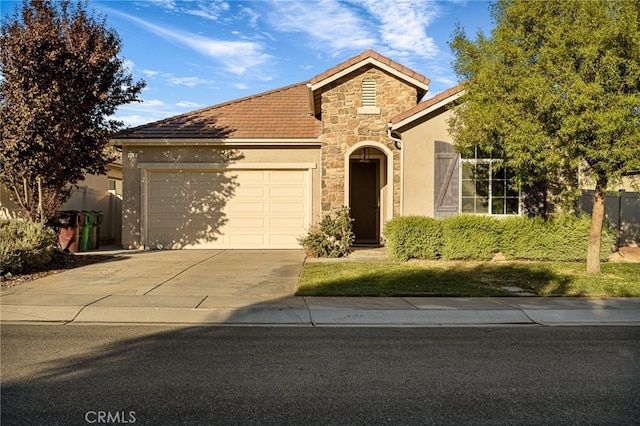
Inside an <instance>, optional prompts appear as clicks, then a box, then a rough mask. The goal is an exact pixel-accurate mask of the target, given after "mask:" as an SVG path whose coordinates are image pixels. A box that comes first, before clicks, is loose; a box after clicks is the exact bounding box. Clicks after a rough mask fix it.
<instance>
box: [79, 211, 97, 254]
mask: <svg viewBox="0 0 640 426" xmlns="http://www.w3.org/2000/svg"><path fill="white" fill-rule="evenodd" d="M84 214H85V216H86V219H85V221H84V224H83V225H82V237H81V238H80V251H89V250H90V249H91V234H92V231H93V227H94V226H95V224H96V212H89V211H85V212H84Z"/></svg>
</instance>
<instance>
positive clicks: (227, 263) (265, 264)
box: [2, 250, 305, 321]
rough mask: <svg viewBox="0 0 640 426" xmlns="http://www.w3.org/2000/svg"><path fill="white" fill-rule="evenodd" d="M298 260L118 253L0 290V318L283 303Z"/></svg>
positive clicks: (293, 255) (273, 255)
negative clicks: (0, 315)
mask: <svg viewBox="0 0 640 426" xmlns="http://www.w3.org/2000/svg"><path fill="white" fill-rule="evenodd" d="M304 259H305V253H304V252H303V251H302V250H175V251H123V252H119V254H118V255H116V256H115V257H114V259H113V260H111V261H107V262H103V263H98V264H93V265H89V266H85V267H82V268H77V269H72V270H69V271H65V272H62V273H59V274H56V275H51V276H48V277H45V278H42V279H39V280H35V281H31V282H28V283H25V284H22V285H19V286H16V287H11V288H9V289H6V290H3V291H2V305H4V306H3V308H4V309H3V312H2V313H3V320H6V319H10V318H13V319H15V320H24V321H30V320H37V319H36V318H35V317H44V318H49V319H50V320H52V321H66V320H73V319H74V318H76V315H77V314H78V313H79V312H80V311H86V309H84V310H83V308H87V307H94V308H100V307H103V308H107V307H108V308H115V307H117V308H123V309H126V308H133V307H136V308H144V307H149V308H154V309H156V308H190V309H194V308H201V309H218V308H237V307H248V306H252V307H255V306H259V305H260V304H261V303H270V304H273V303H274V301H276V303H277V301H290V300H291V299H294V298H292V297H291V296H293V294H294V293H295V290H296V287H297V284H298V278H299V276H300V273H301V271H302V265H303V263H304ZM287 305H290V302H287ZM9 307H11V308H9ZM48 310H50V311H51V313H48ZM9 312H11V315H9ZM104 312H105V315H112V314H114V311H113V309H111V310H105V311H104ZM108 312H110V313H108ZM108 319H109V318H108V317H105V320H108Z"/></svg>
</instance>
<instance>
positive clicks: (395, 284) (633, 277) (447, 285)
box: [296, 260, 640, 297]
mask: <svg viewBox="0 0 640 426" xmlns="http://www.w3.org/2000/svg"><path fill="white" fill-rule="evenodd" d="M503 287H519V288H521V289H523V290H524V291H526V292H528V293H532V294H534V295H537V296H582V297H640V264H639V263H604V264H602V274H601V275H599V276H592V275H588V274H587V273H586V272H585V265H584V263H582V262H575V263H573V262H533V261H527V262H516V261H512V262H500V263H496V262H473V261H428V260H412V261H409V262H395V261H379V262H336V263H307V264H305V266H304V268H303V271H302V275H301V277H300V282H299V286H298V290H297V292H296V295H297V296H378V297H383V296H389V297H399V296H431V297H433V296H449V297H489V296H514V293H512V292H510V291H508V290H504V289H503Z"/></svg>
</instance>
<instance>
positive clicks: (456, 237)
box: [442, 215, 502, 260]
mask: <svg viewBox="0 0 640 426" xmlns="http://www.w3.org/2000/svg"><path fill="white" fill-rule="evenodd" d="M501 233H502V226H501V223H500V221H499V220H496V219H495V218H493V217H491V216H474V215H459V216H452V217H448V218H446V219H444V220H443V221H442V258H443V259H445V260H457V259H481V260H489V259H491V258H492V257H493V255H494V254H495V253H497V252H498V251H499V250H500V236H501Z"/></svg>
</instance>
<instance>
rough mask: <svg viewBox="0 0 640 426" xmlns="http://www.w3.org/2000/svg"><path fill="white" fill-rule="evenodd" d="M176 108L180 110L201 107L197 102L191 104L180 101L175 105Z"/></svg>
mask: <svg viewBox="0 0 640 426" xmlns="http://www.w3.org/2000/svg"><path fill="white" fill-rule="evenodd" d="M176 106H177V107H180V108H198V107H201V106H203V105H201V104H199V103H197V102H191V101H180V102H178V103H176Z"/></svg>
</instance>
